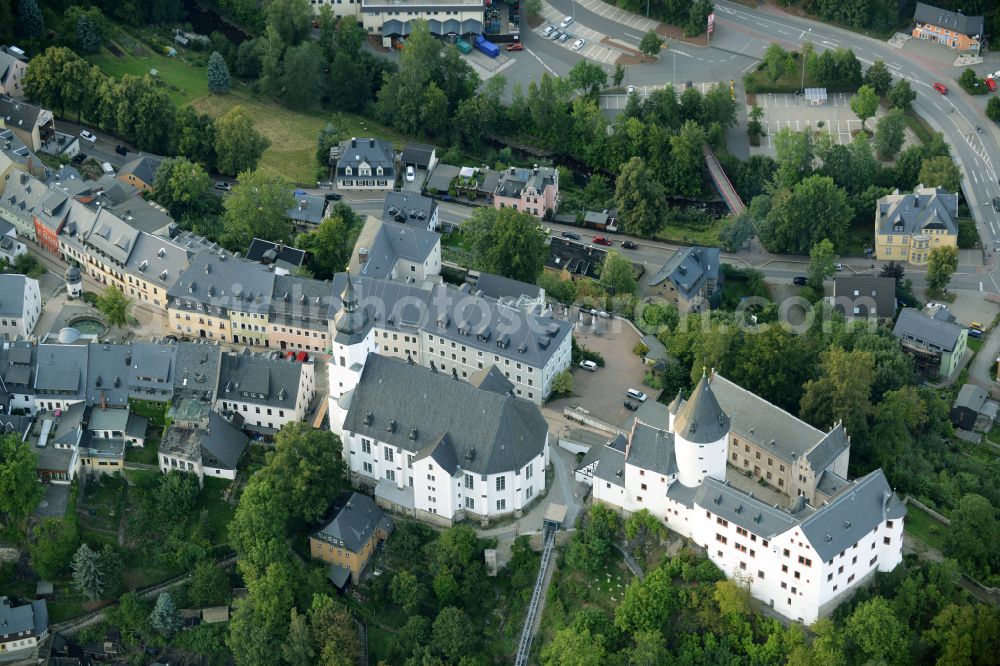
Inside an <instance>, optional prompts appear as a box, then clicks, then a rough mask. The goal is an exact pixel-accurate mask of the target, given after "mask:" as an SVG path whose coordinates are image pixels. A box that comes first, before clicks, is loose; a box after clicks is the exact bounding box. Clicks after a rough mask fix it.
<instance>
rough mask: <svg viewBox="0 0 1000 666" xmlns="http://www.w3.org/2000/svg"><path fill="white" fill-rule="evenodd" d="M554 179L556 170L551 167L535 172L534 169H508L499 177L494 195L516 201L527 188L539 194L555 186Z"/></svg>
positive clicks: (541, 168)
mask: <svg viewBox="0 0 1000 666" xmlns="http://www.w3.org/2000/svg"><path fill="white" fill-rule="evenodd" d="M555 179H556V170H555V169H554V168H552V167H538V170H537V172H536V171H535V169H523V168H520V167H510V168H508V169H505V170H504V171H503V172H502V174H501V175H500V182H499V183H497V189H496V194H497V196H501V197H513V198H515V199H517V198H519V197H520V196H521V192H522V191H524V190H525V189H526V188H529V187H530V188H532V189H534V190H535V191H536V192H538V193H539V194H541V193H542V192H543V191H544V190H545V188H546V187H547V186H549V185H554V184H555Z"/></svg>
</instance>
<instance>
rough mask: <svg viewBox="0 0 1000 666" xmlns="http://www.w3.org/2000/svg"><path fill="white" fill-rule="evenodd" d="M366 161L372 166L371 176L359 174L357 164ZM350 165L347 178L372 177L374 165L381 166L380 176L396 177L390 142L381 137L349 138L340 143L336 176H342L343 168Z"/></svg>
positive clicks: (393, 154)
mask: <svg viewBox="0 0 1000 666" xmlns="http://www.w3.org/2000/svg"><path fill="white" fill-rule="evenodd" d="M362 162H366V163H367V164H369V165H370V166H371V168H372V175H371V176H359V175H358V166H359V165H360V164H361V163H362ZM348 166H349V167H351V169H352V175H350V176H347V178H359V177H360V178H374V177H377V176H375V169H376V167H379V166H381V167H382V176H381V177H382V178H386V179H387V180H389V181H392V180H394V179H395V177H396V171H395V153H394V152H393V149H392V144H391V143H389V142H388V141H382V140H381V139H357V138H355V139H350V140H349V141H344V142H343V143H341V144H340V159H339V160H337V176H338V177H344V168H345V167H348Z"/></svg>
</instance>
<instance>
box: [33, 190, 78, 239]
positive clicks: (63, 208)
mask: <svg viewBox="0 0 1000 666" xmlns="http://www.w3.org/2000/svg"><path fill="white" fill-rule="evenodd" d="M69 200H70V199H69V197H68V196H66V195H65V194H64V193H62V192H59V191H58V190H49V191H48V193H47V194H46V196H45V197H43V198H42V200H41V202H40V203H39V204H38V205H37V206H35V208H34V212H35V217H36V218H38V221H39V222H41V223H42V224H44V225H45V226H47V227H48V228H49V229H52V230H53V231H55V230H58V229H61V228H62V226H63V223H64V222H65V221H66V216H67V215H68V214H69V211H70V207H71V206H70V204H69Z"/></svg>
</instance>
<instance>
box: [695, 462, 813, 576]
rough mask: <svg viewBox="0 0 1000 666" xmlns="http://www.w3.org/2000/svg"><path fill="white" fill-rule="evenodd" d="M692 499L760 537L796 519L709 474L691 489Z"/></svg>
mask: <svg viewBox="0 0 1000 666" xmlns="http://www.w3.org/2000/svg"><path fill="white" fill-rule="evenodd" d="M694 503H695V504H697V505H698V506H700V507H701V508H703V509H707V510H708V511H711V512H712V513H714V514H715V515H717V516H721V517H722V518H724V519H725V520H728V521H729V522H731V523H735V524H736V525H739V526H740V527H743V528H745V529H747V530H748V531H750V532H752V533H753V534H756V535H757V536H759V537H761V538H764V539H770V538H771V537H773V536H774V535H775V534H781V533H782V532H785V531H787V530H789V529H791V528H792V527H794V526H795V525H796V524H797V523H798V520H797V519H796V518H795V517H794V516H792V515H791V514H789V513H786V512H785V511H781V510H780V509H777V508H775V507H773V506H771V505H769V504H766V503H764V502H762V501H761V500H760V499H758V498H756V497H751V496H750V495H749V494H747V493H744V492H743V491H742V490H739V489H737V488H734V487H732V486H730V485H729V484H728V483H723V482H722V481H718V480H716V479H713V478H712V477H710V476H706V477H705V480H704V481H702V483H701V485H700V486H699V487H698V489H697V491H696V492H695V496H694ZM824 559H826V558H824Z"/></svg>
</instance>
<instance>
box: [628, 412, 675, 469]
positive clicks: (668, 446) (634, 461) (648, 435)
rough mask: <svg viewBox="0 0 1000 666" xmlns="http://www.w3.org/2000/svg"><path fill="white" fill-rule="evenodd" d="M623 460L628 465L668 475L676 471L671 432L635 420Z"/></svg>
mask: <svg viewBox="0 0 1000 666" xmlns="http://www.w3.org/2000/svg"><path fill="white" fill-rule="evenodd" d="M629 438H630V440H631V441H630V443H629V446H628V448H627V449H626V451H627V455H626V456H625V461H626V462H627V463H628V464H629V465H633V466H635V467H639V468H641V469H647V470H649V471H651V472H656V473H657V474H663V475H665V476H669V475H672V474H676V473H677V458H676V457H675V456H674V436H673V434H672V433H669V432H666V431H664V430H660V429H659V428H654V427H653V426H648V425H646V424H645V423H642V422H640V421H636V423H635V427H634V428H633V429H632V432H631V434H630V437H629Z"/></svg>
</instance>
